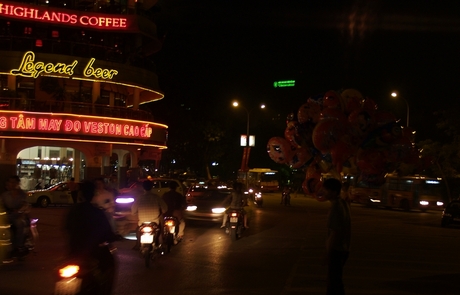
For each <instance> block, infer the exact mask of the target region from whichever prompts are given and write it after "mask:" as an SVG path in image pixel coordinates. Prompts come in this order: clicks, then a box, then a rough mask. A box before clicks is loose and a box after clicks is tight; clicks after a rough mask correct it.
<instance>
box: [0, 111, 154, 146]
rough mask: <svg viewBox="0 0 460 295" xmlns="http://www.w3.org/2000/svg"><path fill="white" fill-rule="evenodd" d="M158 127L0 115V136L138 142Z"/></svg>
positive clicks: (75, 118) (61, 117)
mask: <svg viewBox="0 0 460 295" xmlns="http://www.w3.org/2000/svg"><path fill="white" fill-rule="evenodd" d="M161 126H162V125H158V126H156V125H155V124H152V123H148V122H142V121H131V120H120V119H118V120H117V119H111V118H105V117H103V118H98V117H84V116H72V115H53V114H45V113H41V114H34V113H16V112H11V113H10V112H8V113H4V112H1V113H0V132H2V131H14V132H33V133H35V134H37V133H46V134H50V133H54V134H60V135H68V136H75V135H87V136H88V135H89V136H99V137H116V138H120V137H122V138H128V139H138V140H148V139H150V137H151V135H152V132H153V128H160V127H161Z"/></svg>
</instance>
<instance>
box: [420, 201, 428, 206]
mask: <svg viewBox="0 0 460 295" xmlns="http://www.w3.org/2000/svg"><path fill="white" fill-rule="evenodd" d="M429 204H430V202H428V201H420V205H422V206H428V205H429Z"/></svg>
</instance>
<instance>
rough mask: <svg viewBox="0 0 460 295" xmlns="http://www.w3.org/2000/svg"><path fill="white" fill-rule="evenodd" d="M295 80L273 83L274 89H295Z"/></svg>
mask: <svg viewBox="0 0 460 295" xmlns="http://www.w3.org/2000/svg"><path fill="white" fill-rule="evenodd" d="M294 86H295V80H284V81H276V82H274V83H273V87H275V88H278V87H294Z"/></svg>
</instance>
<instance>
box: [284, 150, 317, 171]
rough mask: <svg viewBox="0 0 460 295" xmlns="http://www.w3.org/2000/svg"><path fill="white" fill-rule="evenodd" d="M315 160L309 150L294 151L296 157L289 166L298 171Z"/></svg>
mask: <svg viewBox="0 0 460 295" xmlns="http://www.w3.org/2000/svg"><path fill="white" fill-rule="evenodd" d="M312 159H313V155H312V154H311V153H310V151H309V150H308V149H307V148H298V149H296V150H295V151H294V156H293V157H292V159H291V161H290V162H289V165H290V166H291V168H294V169H298V168H301V167H303V166H304V165H305V164H307V163H308V162H310V161H311V160H312Z"/></svg>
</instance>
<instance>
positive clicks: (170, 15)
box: [151, 0, 460, 160]
mask: <svg viewBox="0 0 460 295" xmlns="http://www.w3.org/2000/svg"><path fill="white" fill-rule="evenodd" d="M400 2H401V3H400ZM457 3H458V1H431V0H430V1H393V0H389V1H388V0H387V1H306V0H305V1H300V0H299V1H251V0H247V1H229V0H212V1H210V0H200V1H185V0H175V1H173V0H163V1H161V0H160V1H159V2H158V5H157V14H158V17H157V24H158V33H159V35H160V37H162V36H164V43H163V48H162V49H161V51H160V52H158V53H157V54H156V56H155V60H156V64H157V66H158V69H157V71H158V74H159V79H160V87H161V89H162V91H164V93H165V98H164V99H163V101H161V102H156V103H155V104H152V107H151V108H152V110H153V113H154V114H156V115H157V117H158V118H159V119H160V120H164V121H165V122H166V123H167V124H170V127H171V128H173V126H174V124H172V125H171V123H170V122H169V121H170V120H171V111H170V110H171V109H177V108H199V109H200V110H202V111H205V113H207V114H209V116H210V118H213V119H212V120H218V119H214V118H223V117H224V118H225V119H227V120H229V119H230V120H234V122H235V124H234V125H235V129H237V130H236V131H235V132H238V133H241V134H242V133H245V130H246V113H245V112H244V111H240V112H237V110H235V109H234V108H232V107H231V105H230V103H231V101H232V100H233V99H235V98H237V99H239V101H240V102H241V103H242V104H243V105H245V106H246V108H247V109H248V110H250V111H251V120H250V122H251V127H252V128H251V133H256V136H257V132H260V133H261V134H263V136H261V137H262V138H261V139H260V140H258V141H257V144H258V145H259V146H261V147H262V150H263V149H264V148H265V144H266V142H267V138H269V137H271V136H283V132H284V128H283V126H282V127H281V128H280V127H274V126H275V125H273V124H270V122H268V121H269V120H270V119H273V117H275V116H279V117H281V118H283V119H284V118H285V117H286V115H287V114H288V113H289V112H292V111H294V112H296V111H297V109H298V108H299V107H300V106H301V105H302V104H303V103H304V102H305V101H306V100H307V99H308V97H311V96H316V95H318V94H321V93H324V92H326V91H328V90H341V89H347V88H355V89H357V90H359V91H361V93H362V94H363V95H364V96H365V97H369V98H371V99H373V100H374V101H375V102H376V103H377V105H378V106H379V109H381V110H391V111H392V112H393V113H394V114H396V116H397V117H398V118H401V122H403V125H404V123H405V121H406V104H405V102H404V101H403V100H402V99H399V100H398V99H393V98H391V96H390V93H391V92H392V91H393V90H397V91H398V92H399V94H400V95H401V96H403V97H404V98H405V99H406V100H407V102H408V104H409V110H410V125H411V126H412V127H413V128H414V129H416V130H417V140H422V139H425V138H431V137H433V136H435V135H434V134H435V133H436V132H437V129H436V127H435V120H434V116H433V111H434V110H436V109H446V108H456V107H457V106H458V105H459V102H458V101H459V98H460V93H459V87H458V85H459V81H460V38H459V37H460V8H459V6H460V4H457ZM286 79H294V80H296V86H295V87H294V88H278V89H275V88H274V87H273V82H274V81H278V80H286ZM262 102H263V103H265V104H266V105H267V110H266V113H263V114H262V113H261V112H260V111H259V110H257V106H258V104H259V103H262ZM165 110H169V111H165ZM266 120H268V121H266ZM236 140H238V138H237V139H236ZM256 140H257V139H256ZM264 156H265V157H266V155H264ZM268 160H269V159H268Z"/></svg>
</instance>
